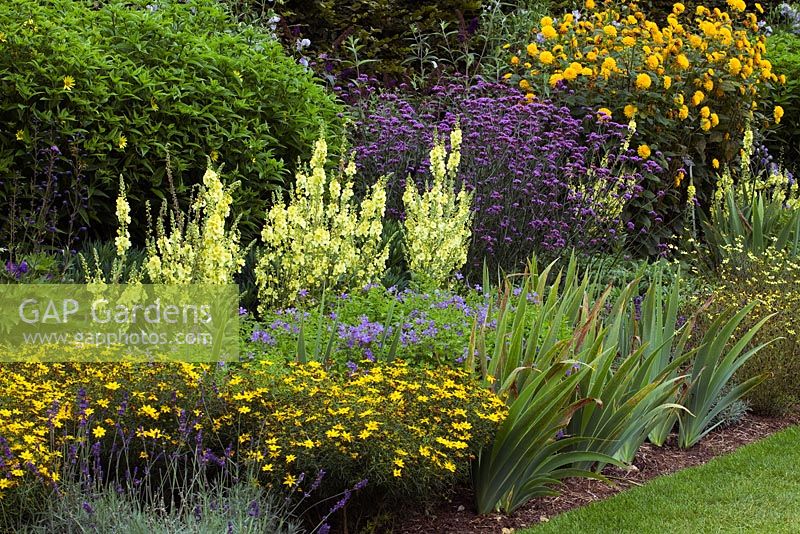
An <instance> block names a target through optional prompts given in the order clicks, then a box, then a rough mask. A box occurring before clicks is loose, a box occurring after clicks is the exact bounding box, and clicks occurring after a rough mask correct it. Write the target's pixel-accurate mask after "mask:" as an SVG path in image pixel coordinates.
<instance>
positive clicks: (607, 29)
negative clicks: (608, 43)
mask: <svg viewBox="0 0 800 534" xmlns="http://www.w3.org/2000/svg"><path fill="white" fill-rule="evenodd" d="M603 33H605V34H606V35H608V36H609V37H616V36H617V29H616V28H615V27H614V26H612V25H611V24H607V25H605V26H603Z"/></svg>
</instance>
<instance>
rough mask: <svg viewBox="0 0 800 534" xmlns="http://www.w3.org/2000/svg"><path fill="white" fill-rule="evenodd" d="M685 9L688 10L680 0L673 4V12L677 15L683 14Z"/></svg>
mask: <svg viewBox="0 0 800 534" xmlns="http://www.w3.org/2000/svg"><path fill="white" fill-rule="evenodd" d="M684 11H686V6H684V5H683V4H681V3H680V2H679V3H677V4H673V6H672V12H673V13H675V14H676V15H680V14H681V13H683V12H684Z"/></svg>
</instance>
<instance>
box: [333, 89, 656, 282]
mask: <svg viewBox="0 0 800 534" xmlns="http://www.w3.org/2000/svg"><path fill="white" fill-rule="evenodd" d="M361 94H366V95H367V96H364V97H362V98H361V99H359V98H358V95H354V93H350V94H346V95H345V97H346V99H349V101H350V102H352V103H353V105H354V107H355V109H356V110H357V111H359V114H360V116H361V117H362V119H361V120H360V121H358V122H357V124H356V132H355V153H356V163H357V165H358V167H359V169H360V172H359V175H358V176H359V179H360V180H363V181H364V183H361V184H359V186H360V187H361V188H364V187H366V186H367V185H369V184H370V183H373V182H374V181H375V180H377V178H378V177H379V176H382V175H389V181H388V185H387V188H388V195H389V201H388V202H389V204H388V207H387V208H388V209H387V213H388V215H389V216H390V217H393V218H397V219H402V217H403V212H402V202H401V196H402V191H403V189H404V187H405V182H406V178H407V177H409V176H410V177H411V178H412V179H414V180H415V181H416V182H417V183H418V184H419V185H421V184H424V183H425V181H426V180H429V179H430V175H429V172H428V165H429V162H428V153H429V151H430V148H431V146H432V144H433V136H434V135H435V132H439V134H445V133H447V132H450V131H451V130H452V129H453V127H454V126H455V124H456V123H459V124H460V126H461V129H462V131H463V132H464V140H463V145H462V149H461V167H460V171H459V180H460V184H459V186H463V187H465V188H467V189H468V190H470V191H473V192H474V203H473V210H474V212H475V219H474V226H473V241H472V243H471V248H470V259H469V261H470V267H471V268H472V269H475V270H479V269H480V268H481V267H482V265H483V261H484V258H486V260H487V261H488V262H489V265H490V266H491V267H493V266H497V265H499V266H502V267H505V268H507V269H512V268H516V267H519V266H521V265H523V264H524V262H525V261H526V260H527V259H529V257H530V255H531V254H532V253H533V252H536V253H538V254H540V255H545V256H553V255H560V254H561V252H562V251H563V250H564V249H567V248H571V247H577V248H579V249H596V248H600V247H603V246H604V245H607V244H608V243H610V242H613V241H615V240H618V238H619V237H620V236H618V235H617V232H618V229H619V228H626V225H625V224H624V223H626V222H628V221H627V220H626V221H620V220H619V219H618V218H613V217H608V216H607V215H606V213H608V210H606V209H605V207H604V206H605V205H606V204H607V203H608V199H609V198H614V199H623V200H626V201H628V200H631V199H634V198H638V197H640V196H641V195H642V192H643V189H642V187H641V185H640V184H641V183H642V182H643V180H644V176H645V175H646V174H659V173H662V172H663V171H664V169H662V168H661V166H660V165H659V164H657V163H656V162H655V161H653V160H652V159H647V160H643V159H642V158H640V157H639V156H638V155H637V154H636V151H635V150H628V151H627V152H626V153H624V154H623V153H620V151H621V144H622V141H623V140H624V138H625V137H626V135H627V125H624V124H618V123H614V122H611V121H608V120H599V119H598V117H597V116H596V115H595V114H587V115H586V116H585V117H583V118H581V119H577V118H574V117H573V116H572V115H571V114H570V110H569V109H568V108H563V107H557V106H554V105H553V104H550V103H547V102H544V103H542V102H528V101H526V100H525V98H524V95H523V94H522V93H520V92H519V91H518V90H516V89H514V88H511V87H508V86H505V85H501V84H489V83H482V82H481V83H478V84H477V85H475V86H473V87H471V88H468V89H466V88H464V86H462V85H455V84H454V85H448V86H436V87H433V88H432V89H431V91H430V94H428V95H425V97H424V100H423V101H422V103H416V102H415V101H412V100H410V99H409V100H407V99H405V98H404V97H403V96H402V95H401V94H399V93H383V94H377V93H374V92H366V93H361ZM604 203H605V204H604ZM653 222H655V221H653ZM633 226H634V228H633V229H631V228H630V226H627V228H626V231H627V232H629V233H639V232H642V231H644V229H643V228H642V225H641V224H638V225H633Z"/></svg>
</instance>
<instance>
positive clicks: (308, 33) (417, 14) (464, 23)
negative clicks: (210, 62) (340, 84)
mask: <svg viewBox="0 0 800 534" xmlns="http://www.w3.org/2000/svg"><path fill="white" fill-rule="evenodd" d="M481 4H482V0H434V1H425V0H285V1H284V2H283V3H282V5H280V6H278V8H277V10H278V13H279V14H280V15H281V16H283V17H284V20H285V22H286V23H287V24H288V25H289V26H291V27H294V28H296V29H297V30H298V31H299V33H298V34H297V35H298V36H302V37H303V38H308V39H310V40H311V49H312V50H313V51H315V52H316V53H328V54H330V55H331V56H332V57H337V58H347V57H348V56H347V52H346V51H344V50H343V49H342V45H343V43H344V42H345V39H346V38H347V37H348V36H351V35H352V36H353V37H356V38H358V40H359V42H360V43H361V44H363V45H364V48H363V50H362V52H363V59H380V60H381V61H380V63H373V64H371V65H370V67H369V70H370V71H371V72H373V73H376V74H379V75H381V74H382V75H384V77H388V78H391V79H395V80H396V79H400V78H402V77H403V74H404V73H405V72H406V71H407V70H408V67H406V66H404V65H403V60H405V59H406V58H408V57H409V56H410V55H411V46H410V45H411V42H412V41H411V40H412V36H413V34H412V32H411V26H412V25H415V26H416V27H418V28H419V30H420V31H421V32H423V33H431V32H435V31H437V30H438V29H439V22H440V21H447V22H449V23H451V24H452V27H453V28H458V27H461V28H462V29H464V30H468V29H469V28H468V27H469V26H471V25H472V26H474V24H472V21H473V19H474V18H475V17H476V16H477V15H478V14H479V13H480V8H481ZM433 42H435V40H434V41H433ZM332 66H333V67H334V68H336V67H338V66H339V64H335V65H332Z"/></svg>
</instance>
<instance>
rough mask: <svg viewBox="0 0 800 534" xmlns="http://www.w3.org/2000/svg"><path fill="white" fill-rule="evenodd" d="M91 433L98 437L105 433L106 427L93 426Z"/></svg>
mask: <svg viewBox="0 0 800 534" xmlns="http://www.w3.org/2000/svg"><path fill="white" fill-rule="evenodd" d="M92 435H93V436H94V437H95V438H97V439H100V438H102V437H103V436H105V435H106V429H105V428H103V427H102V426H96V427H94V430H92Z"/></svg>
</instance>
